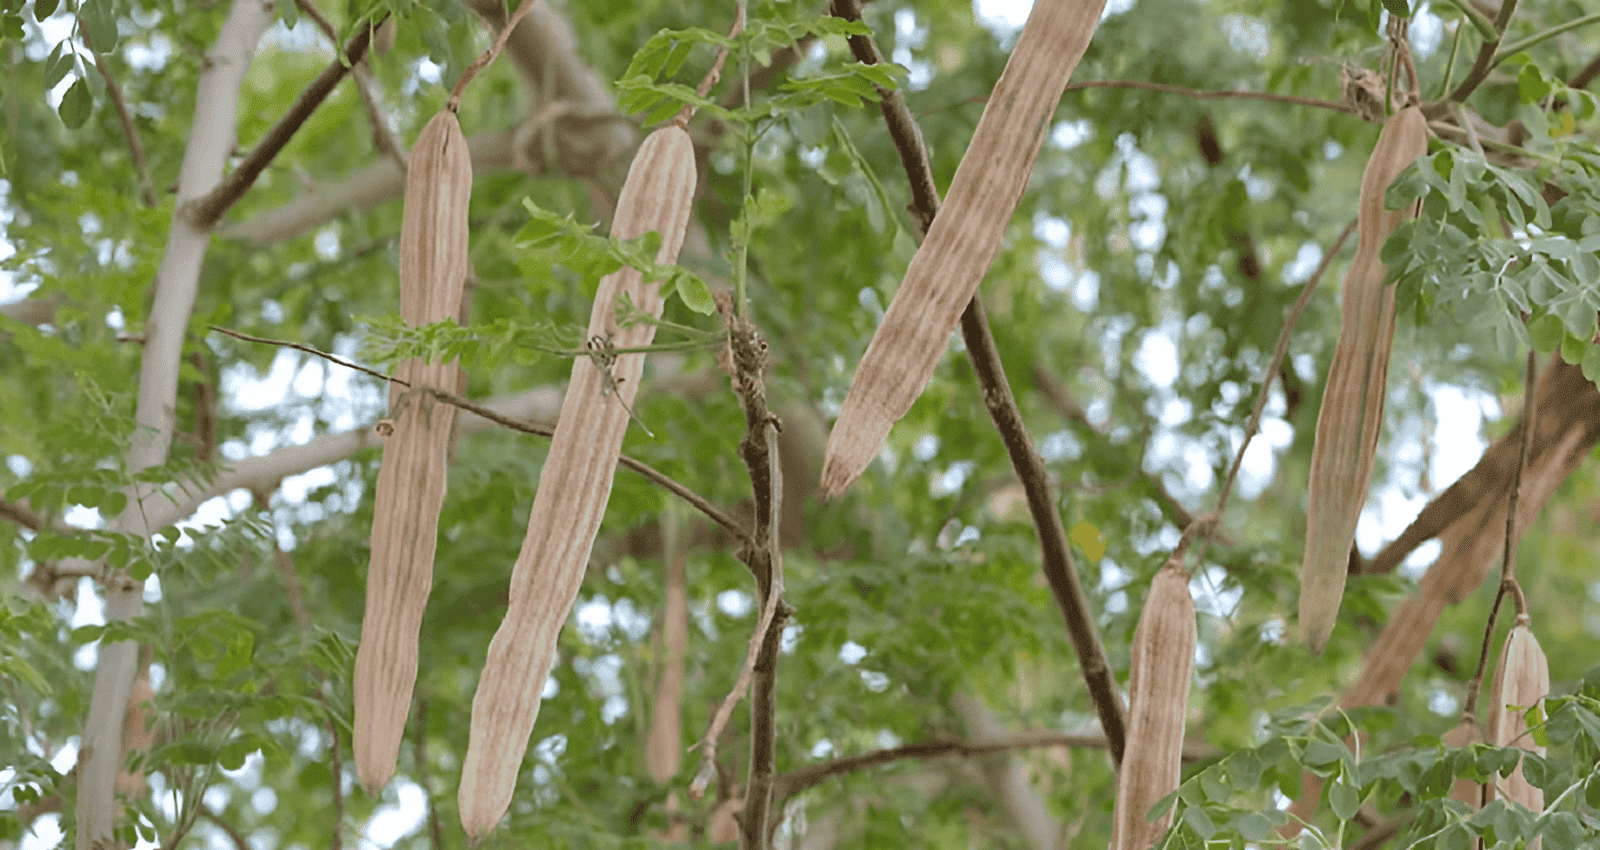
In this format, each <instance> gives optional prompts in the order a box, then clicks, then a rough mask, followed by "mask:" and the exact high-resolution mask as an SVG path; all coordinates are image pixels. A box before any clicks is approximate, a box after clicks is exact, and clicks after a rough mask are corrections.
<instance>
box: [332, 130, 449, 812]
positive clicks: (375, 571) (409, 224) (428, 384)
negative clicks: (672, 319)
mask: <svg viewBox="0 0 1600 850" xmlns="http://www.w3.org/2000/svg"><path fill="white" fill-rule="evenodd" d="M471 196H472V158H471V156H470V155H469V154H468V152H467V140H466V138H465V137H464V136H463V135H462V134H461V122H460V121H458V120H457V119H456V115H455V113H454V112H452V111H450V110H449V109H443V110H440V112H439V114H438V115H435V116H434V117H433V120H431V121H429V122H428V124H427V126H426V127H424V128H423V129H422V134H421V135H420V136H418V137H417V144H416V146H415V147H413V148H412V150H411V160H410V166H409V168H408V169H407V172H406V193H405V213H404V217H403V219H402V221H401V225H400V314H401V316H402V318H404V319H405V321H406V322H407V323H408V324H411V325H413V326H421V325H428V324H432V323H434V322H440V321H443V320H445V319H447V318H452V317H454V316H455V315H456V314H457V312H458V311H459V309H460V305H461V298H462V293H463V291H464V290H465V287H466V281H467V268H468V258H467V248H468V233H467V206H468V202H469V200H470V199H471ZM396 378H397V379H398V380H399V381H403V382H405V384H406V385H409V387H410V388H411V389H409V390H405V389H402V388H401V386H400V385H399V384H395V385H391V391H390V414H389V416H390V428H391V429H392V430H391V431H390V433H389V434H388V436H387V438H386V439H385V440H384V444H383V460H382V461H381V463H380V466H379V467H378V484H377V494H376V504H375V506H374V508H373V518H372V561H371V566H370V567H369V568H368V571H367V604H366V613H365V614H364V616H363V617H362V620H361V645H360V648H359V649H357V650H356V666H355V681H354V685H353V691H354V694H353V696H354V702H355V729H354V740H353V746H354V749H355V760H356V775H357V776H359V777H360V779H361V784H362V785H363V786H364V787H365V788H366V789H367V791H368V792H369V793H373V794H376V793H377V792H378V790H379V789H381V788H382V787H383V786H384V785H385V784H386V783H388V781H389V777H390V775H391V774H393V773H394V765H395V759H396V757H397V756H398V754H399V752H400V740H401V737H402V735H403V733H404V731H405V725H406V716H407V714H408V713H409V712H410V709H411V692H412V689H413V687H414V686H415V684H416V679H417V635H418V632H419V630H420V629H421V628H422V614H423V611H424V609H425V608H426V607H427V604H428V593H429V591H430V590H431V589H432V586H433V558H434V554H435V551H436V547H437V544H438V527H439V511H440V509H441V508H442V507H443V506H444V491H445V474H446V470H447V468H448V466H449V461H448V458H447V454H448V452H449V447H450V433H451V428H452V426H453V425H454V423H455V418H456V409H455V408H454V407H452V406H450V405H448V404H443V403H441V402H439V401H437V400H436V399H435V398H434V397H433V396H432V395H430V394H428V393H426V392H421V391H419V390H420V389H421V388H433V389H439V390H446V391H450V390H454V389H455V388H456V381H457V365H456V363H455V362H454V361H450V362H440V363H428V362H425V361H424V360H423V359H422V358H410V359H408V360H405V361H404V362H402V363H401V364H400V366H399V368H398V369H397V370H396Z"/></svg>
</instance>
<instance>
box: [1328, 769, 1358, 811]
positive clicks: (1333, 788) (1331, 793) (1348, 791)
mask: <svg viewBox="0 0 1600 850" xmlns="http://www.w3.org/2000/svg"><path fill="white" fill-rule="evenodd" d="M1328 807H1329V808H1331V809H1333V815H1334V817H1337V818H1338V819H1339V820H1342V821H1347V820H1350V819H1351V818H1353V817H1355V816H1356V810H1357V809H1359V808H1361V790H1360V789H1359V788H1357V787H1355V786H1354V785H1352V784H1351V783H1350V782H1349V780H1347V779H1345V778H1344V776H1342V775H1341V776H1340V777H1339V778H1338V779H1336V780H1334V781H1333V782H1332V783H1330V784H1329V785H1328Z"/></svg>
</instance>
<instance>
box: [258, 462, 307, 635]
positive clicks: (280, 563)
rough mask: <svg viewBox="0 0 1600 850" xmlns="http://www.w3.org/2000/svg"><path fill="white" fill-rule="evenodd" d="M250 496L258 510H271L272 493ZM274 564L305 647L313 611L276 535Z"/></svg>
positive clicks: (291, 563) (273, 552)
mask: <svg viewBox="0 0 1600 850" xmlns="http://www.w3.org/2000/svg"><path fill="white" fill-rule="evenodd" d="M250 495H251V496H252V497H253V498H254V499H255V503H256V507H257V508H259V509H260V510H262V511H267V510H270V509H271V507H272V504H271V494H270V491H268V490H266V489H259V490H256V489H252V490H251V491H250ZM272 563H273V565H274V566H276V567H277V569H278V579H279V580H280V581H282V582H283V595H284V598H285V600H286V601H287V602H288V604H289V611H290V613H291V614H293V615H294V624H295V626H297V627H299V629H300V643H301V645H304V644H305V643H306V642H307V641H309V640H310V639H311V625H312V623H311V609H309V608H307V607H306V595H305V591H304V590H302V589H301V586H300V573H299V572H298V571H296V570H295V568H294V559H293V558H292V557H290V555H289V553H288V552H285V551H283V547H282V546H279V545H278V537H277V535H276V534H274V535H273V537H272Z"/></svg>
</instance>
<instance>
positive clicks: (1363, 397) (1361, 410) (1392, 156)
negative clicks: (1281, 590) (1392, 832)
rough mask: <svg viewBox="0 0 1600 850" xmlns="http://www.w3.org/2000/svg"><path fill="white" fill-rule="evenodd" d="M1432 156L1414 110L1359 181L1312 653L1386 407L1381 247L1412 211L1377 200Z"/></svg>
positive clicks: (1319, 509) (1326, 455)
mask: <svg viewBox="0 0 1600 850" xmlns="http://www.w3.org/2000/svg"><path fill="white" fill-rule="evenodd" d="M1427 150H1428V126H1427V122H1426V121H1425V120H1424V119H1423V117H1422V110H1421V108H1420V107H1417V106H1408V107H1406V108H1405V109H1402V110H1400V111H1399V112H1396V113H1395V114H1394V115H1392V116H1390V117H1389V120H1388V121H1387V122H1385V123H1384V125H1383V132H1382V133H1380V134H1379V135H1378V144H1377V146H1376V147H1375V148H1373V151H1372V156H1371V158H1369V159H1368V160H1367V167H1366V171H1365V172H1364V173H1363V174H1362V177H1361V204H1360V210H1359V212H1358V213H1357V227H1358V230H1359V233H1360V240H1361V241H1360V243H1359V244H1358V245H1357V246H1356V257H1355V261H1354V262H1352V263H1351V265H1350V270H1349V271H1348V272H1346V273H1345V276H1344V287H1343V290H1344V304H1343V305H1342V313H1341V319H1340V324H1339V342H1338V345H1337V347H1336V348H1335V349H1334V353H1333V363H1332V364H1331V365H1330V366H1329V367H1328V383H1327V387H1326V388H1325V389H1324V391H1323V395H1322V409H1321V410H1320V411H1319V412H1318V414H1317V436H1316V442H1315V445H1314V446H1313V448H1312V451H1311V499H1310V507H1309V510H1308V512H1307V516H1306V546H1305V558H1304V562H1303V564H1302V566H1301V573H1300V631H1301V636H1302V638H1303V639H1304V641H1305V644H1306V646H1307V647H1308V648H1310V650H1311V651H1312V652H1321V651H1322V648H1323V647H1324V646H1326V645H1327V643H1328V636H1329V635H1331V634H1332V633H1333V624H1334V621H1335V620H1336V619H1337V618H1338V616H1339V603H1340V601H1341V600H1342V598H1343V597H1344V581H1345V573H1346V572H1347V570H1348V565H1349V556H1350V544H1351V542H1352V541H1353V540H1354V539H1355V533H1356V521H1357V520H1358V519H1359V518H1360V516H1361V505H1362V504H1363V503H1364V502H1365V501H1366V496H1367V484H1368V482H1369V481H1370V480H1371V478H1372V465H1373V462H1374V460H1375V459H1376V457H1377V452H1378V432H1379V431H1380V430H1381V429H1382V425H1383V401H1384V393H1385V391H1386V389H1387V383H1388V375H1389V350H1390V349H1391V348H1392V347H1393V345H1394V287H1393V286H1385V285H1384V283H1383V278H1384V273H1385V272H1384V267H1383V262H1382V260H1380V259H1379V252H1380V251H1381V250H1382V248H1383V243H1384V241H1385V240H1387V239H1388V238H1389V236H1390V234H1392V233H1394V231H1395V228H1397V227H1399V226H1400V222H1401V221H1402V220H1403V219H1405V218H1406V217H1408V216H1409V215H1412V214H1414V213H1413V212H1412V211H1400V210H1387V209H1384V206H1383V194H1384V192H1385V191H1386V190H1387V189H1388V188H1389V184H1390V183H1393V182H1394V179H1395V178H1396V177H1397V176H1399V174H1400V172H1401V171H1403V170H1405V168H1406V166H1408V165H1410V164H1411V162H1412V161H1413V160H1415V159H1416V158H1417V157H1418V156H1421V155H1422V154H1424V153H1427Z"/></svg>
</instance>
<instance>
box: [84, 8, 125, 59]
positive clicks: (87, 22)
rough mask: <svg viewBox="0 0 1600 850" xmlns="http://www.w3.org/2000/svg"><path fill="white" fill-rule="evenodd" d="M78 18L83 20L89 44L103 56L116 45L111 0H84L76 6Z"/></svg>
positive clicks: (114, 21)
mask: <svg viewBox="0 0 1600 850" xmlns="http://www.w3.org/2000/svg"><path fill="white" fill-rule="evenodd" d="M78 19H79V20H80V21H82V22H83V27H84V30H85V32H86V33H87V34H88V36H89V40H90V41H91V42H93V43H92V44H91V45H90V46H91V47H93V48H94V52H96V53H98V54H100V55H102V56H104V55H106V54H108V53H110V52H111V51H113V50H115V49H116V47H117V37H118V36H117V16H116V12H115V10H113V9H112V8H111V0H84V2H83V5H81V6H79V7H78Z"/></svg>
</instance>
